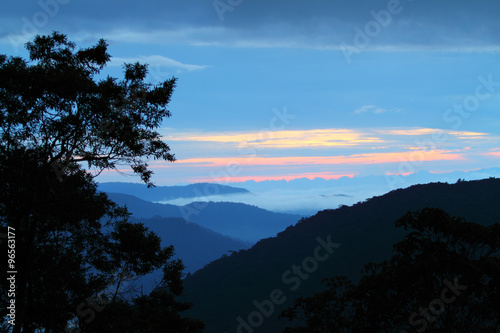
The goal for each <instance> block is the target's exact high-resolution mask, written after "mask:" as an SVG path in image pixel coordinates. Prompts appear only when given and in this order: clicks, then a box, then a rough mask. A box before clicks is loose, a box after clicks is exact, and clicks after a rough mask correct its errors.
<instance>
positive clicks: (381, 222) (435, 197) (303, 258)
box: [185, 179, 500, 333]
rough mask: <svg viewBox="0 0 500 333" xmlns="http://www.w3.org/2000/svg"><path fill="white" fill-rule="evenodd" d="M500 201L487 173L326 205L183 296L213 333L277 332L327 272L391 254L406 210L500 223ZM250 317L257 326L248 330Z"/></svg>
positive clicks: (227, 261)
mask: <svg viewBox="0 0 500 333" xmlns="http://www.w3.org/2000/svg"><path fill="white" fill-rule="evenodd" d="M499 203H500V179H485V180H480V181H471V182H457V183H456V184H447V183H431V184H426V185H415V186H412V187H409V188H406V189H401V190H395V191H392V192H389V193H387V194H385V195H383V196H379V197H374V198H371V199H369V200H367V201H365V202H363V203H358V204H356V205H353V206H351V207H341V208H339V209H335V210H325V211H321V212H319V213H317V214H316V215H314V216H312V217H310V218H307V219H303V220H302V221H301V222H300V223H298V224H297V225H295V226H293V227H289V228H287V229H286V230H285V231H283V232H281V233H279V234H278V236H277V237H274V238H269V239H264V240H261V241H260V242H258V243H257V244H256V245H255V246H253V247H252V248H251V249H249V250H246V251H240V252H238V253H234V254H233V255H231V256H230V257H227V258H224V259H220V260H217V261H215V262H213V263H211V264H210V265H208V266H207V267H205V268H204V269H202V270H200V271H198V272H196V273H195V274H193V276H191V277H190V278H189V279H186V280H185V286H186V289H185V291H186V295H189V301H192V302H193V303H194V304H195V306H194V308H193V310H192V312H191V315H192V316H195V317H198V318H201V319H202V320H203V321H205V323H206V324H207V329H206V332H208V333H211V332H237V331H238V328H239V329H240V330H239V331H240V332H247V331H249V330H248V328H251V329H252V330H253V332H280V329H281V328H282V327H284V326H286V324H287V322H286V320H283V319H281V320H278V315H279V314H280V313H281V311H282V310H284V309H286V308H287V307H288V306H290V304H291V302H292V301H293V300H294V299H295V298H297V297H299V296H302V295H304V296H310V295H312V293H314V292H316V291H319V290H323V289H324V286H323V285H322V284H321V280H322V279H323V278H326V277H332V276H334V275H347V276H349V277H351V278H353V279H357V278H359V276H360V270H361V269H362V267H363V265H364V264H366V263H368V262H379V261H381V260H383V259H389V258H390V257H391V249H392V246H393V244H395V243H396V242H398V241H400V240H401V239H402V238H403V236H404V231H403V230H399V229H396V228H395V227H394V222H395V221H396V220H397V219H398V218H400V217H401V216H403V215H404V214H406V213H407V212H408V211H416V210H419V209H422V208H424V207H435V208H441V209H444V210H445V211H447V212H448V213H449V214H450V215H452V216H461V217H464V218H465V219H467V220H469V221H471V222H476V223H480V224H484V225H489V224H492V223H495V222H500V205H499ZM270 300H271V301H272V302H271V303H269V302H267V301H270ZM270 304H272V306H270ZM261 319H262V320H261ZM249 321H252V324H253V325H252V327H250V326H246V327H247V328H245V325H248V323H249ZM243 322H244V323H243Z"/></svg>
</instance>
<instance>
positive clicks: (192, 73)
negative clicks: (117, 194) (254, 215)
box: [0, 0, 500, 185]
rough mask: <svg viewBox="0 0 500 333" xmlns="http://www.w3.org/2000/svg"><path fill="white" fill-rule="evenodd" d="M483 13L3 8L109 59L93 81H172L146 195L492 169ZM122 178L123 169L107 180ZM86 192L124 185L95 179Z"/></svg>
mask: <svg viewBox="0 0 500 333" xmlns="http://www.w3.org/2000/svg"><path fill="white" fill-rule="evenodd" d="M498 13H500V3H499V2H498V1H493V0H491V1H476V2H472V1H444V0H441V1H439V0H435V1H430V0H413V1H409V0H401V1H397V0H390V1H349V2H348V1H340V0H332V1H326V0H321V1H319V0H316V1H305V0H303V1H289V0H288V1H285V0H280V1H261V0H254V1H251V0H220V1H213V0H209V1H205V0H171V1H159V0H152V1H141V2H139V1H123V0H122V1H118V0H113V1H93V0H90V1H80V0H47V1H44V0H41V1H15V2H7V3H5V4H3V5H2V12H1V13H0V17H1V19H0V53H5V54H9V55H21V56H26V53H25V51H24V50H23V43H25V42H27V41H29V40H31V39H32V38H33V36H34V34H36V33H38V34H45V33H50V32H51V31H53V30H58V31H61V32H63V33H66V34H68V36H69V37H70V39H72V40H73V41H75V42H76V43H77V44H78V46H80V47H85V46H89V45H92V44H95V43H96V42H97V40H98V39H100V38H104V39H106V40H107V41H108V43H109V45H110V46H109V52H110V54H111V55H112V57H113V58H112V62H111V63H110V64H109V66H108V67H107V68H106V70H105V71H106V74H110V75H113V76H120V75H121V65H122V64H123V63H124V62H135V61H140V62H143V63H148V64H150V76H149V80H151V82H158V81H160V80H165V79H168V78H170V77H172V76H175V77H177V78H178V79H179V80H178V86H177V88H176V90H175V92H174V95H173V97H172V102H171V105H170V109H171V112H172V117H171V118H170V119H167V120H166V121H165V122H164V124H163V127H162V128H161V129H160V132H161V133H162V134H163V135H164V138H165V140H166V142H168V143H169V144H170V146H171V148H172V152H173V153H174V154H175V155H176V157H177V159H178V161H177V162H175V163H173V164H170V163H166V162H152V163H151V166H152V168H153V169H154V170H155V175H156V178H155V180H156V183H157V184H161V185H171V184H177V183H188V182H195V181H216V180H219V181H243V180H247V179H254V180H265V179H294V178H300V177H309V178H314V177H323V178H326V179H331V178H338V177H340V176H357V175H384V174H407V173H410V172H416V171H420V170H427V171H431V172H449V171H455V170H475V169H480V168H489V167H494V166H498V165H499V162H500V116H499V112H498V111H499V110H498V109H499V105H500V66H499V65H500V22H499V21H498ZM121 170H122V171H123V172H124V173H125V174H127V173H130V172H129V171H127V169H126V167H123V168H122V169H121ZM99 177H100V180H101V181H108V180H114V181H136V182H137V181H139V179H138V178H134V177H123V175H120V174H117V173H116V172H109V173H108V172H106V173H103V174H102V175H101V176H99Z"/></svg>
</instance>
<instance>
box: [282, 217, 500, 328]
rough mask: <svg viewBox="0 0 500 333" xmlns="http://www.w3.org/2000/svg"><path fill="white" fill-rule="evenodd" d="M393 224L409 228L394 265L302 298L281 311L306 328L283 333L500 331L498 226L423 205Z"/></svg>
mask: <svg viewBox="0 0 500 333" xmlns="http://www.w3.org/2000/svg"><path fill="white" fill-rule="evenodd" d="M396 226H398V227H403V228H404V229H407V230H410V233H409V234H408V235H406V237H405V238H404V240H403V241H401V242H399V243H397V244H396V245H395V246H394V251H395V255H394V256H393V257H392V259H391V260H386V261H383V262H381V263H378V264H375V263H370V264H367V265H366V266H365V270H364V274H365V275H364V276H363V278H362V279H361V280H360V281H359V283H358V284H357V285H355V284H353V283H352V282H351V281H350V280H349V279H348V278H346V277H334V278H332V279H329V280H327V285H328V289H327V290H325V291H323V292H319V293H316V294H315V295H314V296H312V297H307V298H303V297H301V298H298V299H297V300H296V301H295V303H294V306H293V307H291V308H289V309H288V310H286V311H284V312H283V313H282V316H283V317H286V318H288V319H290V320H294V319H300V320H302V321H305V323H306V325H305V326H301V327H295V328H287V329H286V330H285V331H284V332H287V333H293V332H402V331H405V332H424V331H426V332H464V333H465V332H498V330H499V329H500V301H499V296H500V294H499V293H500V279H499V278H500V258H499V254H500V225H499V224H493V225H490V226H481V225H478V224H475V223H470V222H466V221H465V220H464V219H462V218H458V217H450V216H449V215H448V214H447V213H445V212H444V211H443V210H440V209H435V208H426V209H423V210H421V211H417V212H415V213H407V214H406V215H405V216H403V217H402V218H400V219H399V220H398V221H397V222H396Z"/></svg>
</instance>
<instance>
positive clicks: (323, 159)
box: [176, 150, 464, 167]
mask: <svg viewBox="0 0 500 333" xmlns="http://www.w3.org/2000/svg"><path fill="white" fill-rule="evenodd" d="M410 154H411V155H417V154H418V155H419V160H420V161H450V160H461V159H463V158H464V157H463V155H462V154H460V153H456V152H453V151H449V150H421V151H412V152H395V153H372V154H355V155H348V156H313V157H306V156H290V157H256V156H247V157H244V156H240V157H221V158H218V157H214V158H191V159H185V160H178V161H177V162H176V163H178V164H189V165H198V166H215V167H223V166H228V165H240V166H259V165H260V166H291V165H295V166H302V165H336V164H342V165H345V164H378V163H395V162H396V163H397V162H401V161H404V160H407V159H408V156H409V155H410Z"/></svg>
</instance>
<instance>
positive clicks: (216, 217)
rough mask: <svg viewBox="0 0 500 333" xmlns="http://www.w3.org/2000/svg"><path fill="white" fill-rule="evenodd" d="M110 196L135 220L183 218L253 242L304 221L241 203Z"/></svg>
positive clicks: (299, 217) (299, 216) (112, 194)
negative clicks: (181, 203) (180, 203)
mask: <svg viewBox="0 0 500 333" xmlns="http://www.w3.org/2000/svg"><path fill="white" fill-rule="evenodd" d="M107 194H108V196H109V197H110V198H111V199H112V200H113V201H115V202H116V203H118V204H120V205H126V206H127V208H128V210H129V212H130V213H132V215H133V216H134V217H137V218H151V217H155V216H162V217H177V218H183V219H185V220H188V221H190V222H193V223H196V224H198V225H200V226H203V227H205V228H207V229H210V230H212V231H215V232H217V233H220V234H222V235H225V236H228V237H232V238H236V239H240V240H243V241H245V242H249V243H255V242H257V241H258V240H260V239H262V238H266V237H271V236H275V235H276V234H277V233H278V232H280V231H282V230H284V229H285V228H286V227H288V226H290V225H293V224H295V223H297V221H298V220H300V219H301V218H302V216H301V215H295V214H284V213H274V212H270V211H267V210H265V209H261V208H258V207H255V206H250V205H245V204H241V203H232V202H193V203H190V204H189V205H185V206H175V205H168V204H160V203H153V202H149V201H146V200H141V199H139V198H137V197H135V196H132V195H128V194H122V193H107ZM160 236H161V235H160Z"/></svg>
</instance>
